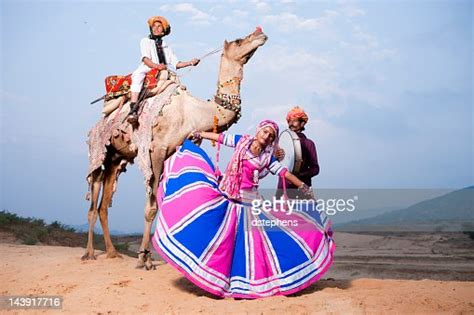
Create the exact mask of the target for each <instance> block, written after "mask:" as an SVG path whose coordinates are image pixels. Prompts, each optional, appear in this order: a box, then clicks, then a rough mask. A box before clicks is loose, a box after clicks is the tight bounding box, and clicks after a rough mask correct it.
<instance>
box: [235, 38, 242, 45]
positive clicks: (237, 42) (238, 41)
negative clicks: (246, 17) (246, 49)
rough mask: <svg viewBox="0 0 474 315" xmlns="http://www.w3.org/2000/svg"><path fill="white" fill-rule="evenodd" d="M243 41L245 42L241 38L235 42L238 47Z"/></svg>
mask: <svg viewBox="0 0 474 315" xmlns="http://www.w3.org/2000/svg"><path fill="white" fill-rule="evenodd" d="M242 41H243V39H240V38H239V39H236V40H235V43H236V44H237V45H240V43H242Z"/></svg>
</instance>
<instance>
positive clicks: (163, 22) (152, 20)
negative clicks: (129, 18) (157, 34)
mask: <svg viewBox="0 0 474 315" xmlns="http://www.w3.org/2000/svg"><path fill="white" fill-rule="evenodd" d="M155 22H160V23H161V25H162V26H163V32H164V35H168V34H169V33H170V32H171V27H170V23H168V21H167V20H166V19H165V18H164V17H162V16H152V17H151V18H149V19H148V26H150V27H152V26H153V23H155Z"/></svg>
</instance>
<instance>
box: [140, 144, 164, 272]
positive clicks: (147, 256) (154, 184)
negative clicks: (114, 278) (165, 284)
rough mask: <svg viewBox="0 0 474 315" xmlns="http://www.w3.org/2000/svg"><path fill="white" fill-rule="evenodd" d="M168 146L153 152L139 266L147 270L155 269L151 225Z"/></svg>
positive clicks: (156, 208)
mask: <svg viewBox="0 0 474 315" xmlns="http://www.w3.org/2000/svg"><path fill="white" fill-rule="evenodd" d="M166 152H167V149H166V147H162V148H160V149H156V148H155V149H154V150H153V151H152V152H151V153H150V154H151V161H152V168H153V176H152V179H151V182H150V187H151V194H150V195H149V196H147V201H146V206H145V228H144V231H143V238H142V244H141V246H140V251H139V252H138V262H137V268H143V267H145V268H146V269H147V270H150V269H154V266H153V263H152V260H151V253H150V235H151V226H152V225H153V221H154V220H155V217H156V213H157V211H158V207H157V204H156V190H157V188H158V184H159V183H160V177H161V173H162V171H163V162H164V160H165V159H166Z"/></svg>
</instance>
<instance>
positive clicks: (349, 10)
mask: <svg viewBox="0 0 474 315" xmlns="http://www.w3.org/2000/svg"><path fill="white" fill-rule="evenodd" d="M341 12H342V13H343V14H344V15H345V16H348V17H356V16H363V15H365V14H366V12H365V11H364V10H362V9H359V8H354V7H346V8H342V9H341Z"/></svg>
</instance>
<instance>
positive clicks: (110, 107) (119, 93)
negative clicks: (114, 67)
mask: <svg viewBox="0 0 474 315" xmlns="http://www.w3.org/2000/svg"><path fill="white" fill-rule="evenodd" d="M173 82H174V83H178V84H179V80H178V78H177V76H176V73H174V72H172V71H169V70H162V71H159V70H158V69H152V70H150V71H149V72H148V73H147V74H146V76H145V79H144V80H143V88H144V89H146V93H145V95H146V97H145V98H148V97H152V96H155V95H157V94H159V93H160V92H162V91H164V90H165V89H166V87H168V86H169V85H170V84H171V83H173ZM131 85H132V74H128V75H125V76H124V75H111V76H108V77H106V78H105V91H106V95H105V97H104V107H103V109H102V113H103V114H104V116H108V115H109V114H110V113H112V112H113V111H114V110H115V109H117V108H119V107H121V106H122V105H123V104H124V103H126V102H127V100H128V99H129V98H130V87H131Z"/></svg>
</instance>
